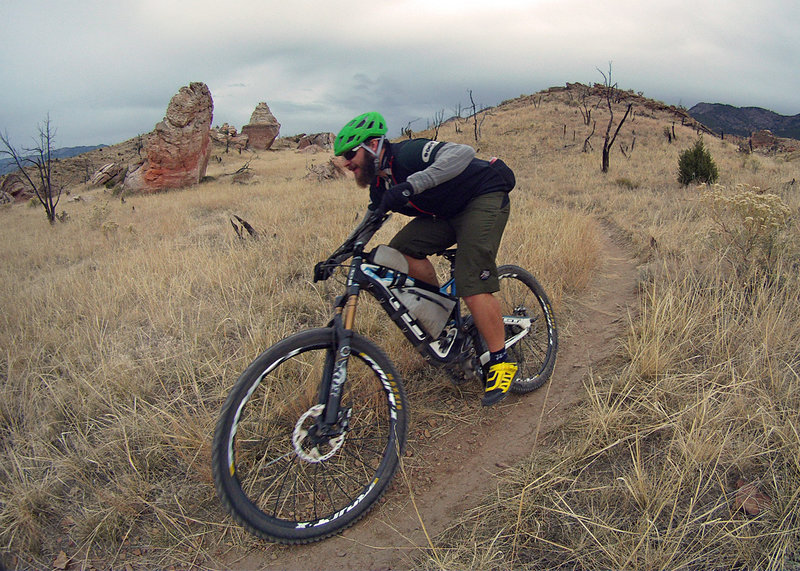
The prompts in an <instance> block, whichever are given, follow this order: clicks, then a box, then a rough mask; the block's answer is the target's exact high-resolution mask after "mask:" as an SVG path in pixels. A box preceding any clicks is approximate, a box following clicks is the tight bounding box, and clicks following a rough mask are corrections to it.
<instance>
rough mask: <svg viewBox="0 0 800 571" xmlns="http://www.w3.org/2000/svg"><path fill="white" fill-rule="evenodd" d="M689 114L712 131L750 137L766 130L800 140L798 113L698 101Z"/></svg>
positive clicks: (779, 135) (799, 116)
mask: <svg viewBox="0 0 800 571" xmlns="http://www.w3.org/2000/svg"><path fill="white" fill-rule="evenodd" d="M689 115H691V117H692V118H693V119H696V120H697V121H699V122H700V123H702V124H703V125H705V126H706V127H708V128H709V129H711V130H712V131H714V132H715V133H719V134H723V133H724V134H730V135H739V136H740V137H749V136H750V135H751V134H752V133H754V132H756V131H762V130H764V129H768V130H770V131H772V134H773V135H775V136H776V137H785V138H789V139H800V114H798V115H792V116H789V115H779V114H778V113H775V112H773V111H769V110H768V109H762V108H761V107H734V106H733V105H726V104H724V103H698V104H697V105H695V106H694V107H692V108H691V109H689Z"/></svg>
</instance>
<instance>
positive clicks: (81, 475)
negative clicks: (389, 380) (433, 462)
mask: <svg viewBox="0 0 800 571" xmlns="http://www.w3.org/2000/svg"><path fill="white" fill-rule="evenodd" d="M223 159H224V161H223V163H221V164H220V163H216V162H212V167H211V169H210V172H209V174H210V175H212V176H213V177H214V178H215V180H212V181H210V182H207V183H204V184H202V185H200V186H198V187H196V188H192V189H189V190H185V191H180V192H171V193H165V194H159V195H154V196H127V197H125V200H124V202H123V201H122V200H120V198H119V197H116V196H112V195H111V194H110V193H108V192H106V191H103V190H102V189H100V190H96V189H94V190H93V189H87V188H83V187H79V188H74V189H72V190H71V194H70V196H69V198H71V199H74V197H76V196H80V197H81V199H80V200H70V201H69V202H66V200H67V198H68V197H65V203H64V210H66V211H67V212H68V213H69V220H70V221H69V222H68V223H65V224H59V225H56V226H54V227H52V228H51V227H49V226H48V225H47V224H46V223H45V221H44V217H43V216H42V215H41V212H40V211H39V210H38V209H30V208H28V207H25V206H15V207H13V208H9V209H5V210H3V211H2V212H0V216H2V219H3V224H2V228H0V234H1V235H2V240H3V242H4V243H5V244H7V245H9V246H8V247H7V248H5V249H4V251H3V253H2V264H0V277H1V278H2V283H3V288H2V292H1V293H0V296H1V297H0V302H1V303H2V307H3V308H4V309H3V317H2V322H1V323H2V326H0V346H2V347H3V352H2V356H1V357H0V370H2V374H3V388H2V397H0V447H2V454H0V457H2V460H1V461H0V545H2V547H0V549H2V550H5V551H7V552H10V553H11V554H14V555H15V556H16V558H17V559H16V562H17V563H18V564H19V565H21V566H23V567H25V566H34V567H48V566H50V565H51V564H52V563H53V561H54V560H55V558H56V556H57V555H58V553H59V552H60V551H64V552H65V553H67V554H68V556H69V557H71V558H72V560H73V561H75V562H84V564H86V565H90V564H91V565H95V566H97V567H100V568H103V567H118V566H120V565H122V563H123V562H124V561H125V560H126V558H133V557H135V558H136V559H137V560H138V561H140V562H149V565H153V566H165V565H168V564H173V565H178V566H188V565H192V564H197V563H205V564H209V562H211V561H214V560H215V557H216V554H217V553H218V551H219V550H220V549H224V547H225V545H226V543H230V542H232V541H234V542H236V543H237V544H246V543H247V542H248V541H251V539H249V538H248V537H246V536H245V534H243V532H241V531H240V530H238V529H237V528H236V527H234V526H232V525H229V522H228V520H227V519H226V518H225V517H224V515H223V513H222V510H221V508H220V506H219V503H218V501H217V499H216V497H215V494H214V489H213V485H212V481H211V475H210V439H211V435H212V433H213V428H214V424H215V422H216V417H217V414H218V412H219V409H220V406H221V404H222V401H223V400H224V398H225V396H226V394H227V391H228V389H229V388H230V386H231V385H232V383H233V381H234V380H235V379H236V377H237V376H238V374H239V373H240V372H241V371H243V370H244V369H245V368H246V366H247V364H248V363H249V362H250V361H251V360H252V359H253V358H255V356H256V355H257V354H258V353H259V352H261V351H263V350H264V349H265V348H266V347H268V346H269V345H271V344H272V343H274V342H276V341H277V340H279V339H281V338H283V337H285V336H286V335H288V334H290V333H293V332H296V331H298V330H299V329H301V328H304V327H313V326H320V325H323V324H324V323H325V322H326V321H327V320H328V319H329V316H330V304H331V301H332V299H333V296H334V295H337V294H339V293H340V291H339V287H338V286H337V284H336V283H335V282H334V281H333V280H331V281H329V282H326V283H323V284H313V283H312V282H311V269H312V267H313V264H314V263H315V262H316V261H318V260H320V259H322V258H324V257H325V256H326V255H327V254H328V253H330V252H331V251H332V250H333V249H334V248H335V247H336V246H338V244H339V243H340V242H341V241H342V240H343V239H344V237H345V236H346V235H347V234H348V233H349V231H350V230H351V228H352V227H353V226H354V224H355V222H356V219H357V218H360V216H361V214H362V213H363V211H364V208H365V207H366V201H367V198H366V196H365V194H366V193H364V192H363V191H361V190H360V189H357V188H356V187H355V185H354V184H352V182H349V181H339V182H322V183H320V182H307V181H304V180H303V176H304V175H305V174H306V167H307V166H308V164H309V163H310V162H311V161H312V160H314V161H324V160H327V157H323V158H314V157H308V156H307V155H302V154H298V153H295V152H292V151H281V152H273V153H263V154H262V156H260V157H252V156H251V157H246V158H243V157H239V156H238V155H236V156H224V157H223ZM246 160H250V166H251V168H252V169H253V170H254V171H255V173H256V175H257V176H258V177H259V179H260V180H261V181H262V182H260V183H258V184H255V185H252V186H239V185H234V184H231V183H230V182H228V181H229V180H230V179H229V178H227V177H224V176H222V175H223V173H230V172H233V171H234V170H236V168H238V167H239V166H241V165H242V164H243V163H244V162H245V161H246ZM538 210H539V209H538V208H537V212H531V213H530V223H529V222H528V221H527V220H526V215H525V210H524V209H523V208H520V209H519V210H518V212H517V213H516V214H515V217H516V218H515V225H516V226H518V227H519V229H518V232H521V233H522V234H520V238H519V239H520V240H524V243H525V244H528V245H527V246H526V247H524V248H520V246H521V245H520V244H512V241H511V240H506V243H507V246H508V248H509V252H508V253H507V254H504V259H508V260H509V261H511V260H512V258H511V256H514V258H513V261H516V262H518V263H521V264H527V265H529V266H531V267H535V266H537V265H540V264H541V265H549V267H550V268H552V269H551V270H549V271H545V272H539V276H540V277H541V279H542V281H543V283H544V284H545V285H546V287H550V288H551V289H552V290H553V291H554V292H559V293H558V295H554V302H556V307H558V302H559V301H560V300H561V298H562V294H561V293H560V292H578V291H580V289H581V288H582V287H583V284H581V283H577V282H576V283H573V282H572V281H571V280H572V278H571V277H565V276H561V275H559V272H562V271H564V269H565V268H569V271H570V272H571V273H574V274H575V275H576V276H581V277H579V278H576V279H586V278H585V276H590V275H591V273H592V267H591V266H592V264H594V263H595V262H596V260H595V259H594V257H593V256H595V255H596V250H594V251H593V250H592V249H589V250H588V251H585V250H584V249H583V248H581V246H580V244H577V243H573V242H574V241H575V240H581V239H585V238H586V237H587V236H588V237H590V238H591V236H592V233H593V232H594V231H595V226H594V224H593V223H592V221H591V219H590V218H589V217H581V218H580V223H579V224H577V225H573V224H566V223H565V221H566V220H570V221H572V220H573V217H572V215H571V214H570V213H569V212H567V211H566V210H564V209H559V208H557V207H555V208H554V207H552V206H547V207H545V206H544V205H543V206H542V208H541V211H538ZM232 214H237V215H239V216H241V217H242V218H244V219H245V220H248V221H249V222H251V223H252V224H253V225H254V226H255V227H256V229H257V230H258V231H259V233H260V234H261V239H259V240H257V241H254V240H245V241H240V240H238V239H236V237H235V235H234V233H233V231H232V229H231V226H230V222H229V218H230V216H231V215H232ZM399 218H400V217H397V219H395V220H392V221H390V224H389V225H388V227H387V228H385V229H383V230H381V233H380V234H379V236H378V237H376V242H377V240H384V241H385V240H386V239H387V238H388V237H389V236H391V234H392V233H393V232H394V231H396V230H397V229H398V228H399V227H400V225H401V224H402V220H400V219H399ZM568 226H569V228H567V227H568ZM551 237H558V240H559V241H560V242H562V243H563V246H562V249H564V250H565V251H566V250H567V249H571V250H573V251H581V252H583V254H582V256H581V258H580V259H579V260H578V263H579V264H580V265H584V266H585V267H583V268H573V267H571V266H572V265H573V264H571V263H570V262H569V261H565V260H563V259H559V257H560V256H561V255H562V254H563V252H557V251H551V250H550V243H549V239H550V238H551ZM537 241H538V242H539V244H538V245H533V244H531V243H532V242H533V243H535V242H537ZM522 254H524V256H523V255H522ZM364 300H365V302H364V303H363V304H362V305H361V308H360V313H359V330H360V331H362V332H363V333H365V334H367V335H369V336H370V337H372V338H374V339H376V340H377V341H378V342H379V343H380V344H381V345H382V346H383V347H384V348H385V349H386V350H387V352H388V353H389V354H391V355H392V356H393V359H394V361H395V363H396V365H397V366H398V369H399V370H400V371H401V373H402V374H403V375H404V376H405V377H406V379H407V389H408V391H409V397H410V400H411V402H412V403H413V405H414V410H413V415H414V418H416V419H420V420H423V419H426V418H434V419H436V418H443V417H446V416H447V415H448V414H451V412H450V411H451V409H452V408H454V407H457V406H459V402H462V403H463V402H464V401H463V399H464V398H470V397H465V396H463V395H462V396H459V393H458V391H456V390H455V389H454V388H453V387H452V386H451V385H450V382H449V380H448V378H447V377H446V376H445V375H444V374H441V373H440V372H435V371H430V370H427V369H426V368H424V366H423V363H422V361H421V359H420V358H419V356H418V355H417V354H416V353H415V352H414V351H413V350H411V349H410V348H409V346H408V344H407V342H406V341H405V340H404V339H403V338H402V336H401V335H400V334H399V333H398V332H397V331H396V330H395V329H394V327H393V326H391V324H390V323H389V322H388V320H387V319H386V317H385V316H384V315H383V314H382V312H381V311H380V310H379V308H378V306H377V304H375V303H369V302H367V299H366V298H364ZM426 394H436V395H437V396H441V397H442V398H440V399H433V400H434V401H436V400H438V401H439V402H438V404H437V403H436V402H434V403H433V404H431V403H430V402H429V401H430V400H431V399H429V398H426V396H425V395H426ZM475 396H476V395H471V397H472V398H474V397H475ZM475 400H476V399H475ZM471 414H475V411H474V410H473V411H472V413H471ZM444 424H445V423H442V422H436V421H435V420H434V421H433V422H431V423H426V424H425V426H426V429H427V430H432V428H431V427H432V426H440V427H442V429H444V426H443V425H444ZM418 436H419V435H418V434H416V433H414V432H412V442H411V444H410V445H411V447H412V449H413V447H414V446H415V442H416V440H415V439H416V438H417V437H418ZM417 456H418V457H419V455H417ZM414 469H415V466H414V463H413V461H411V462H410V463H409V470H410V471H411V472H413V471H414ZM417 469H421V467H417Z"/></svg>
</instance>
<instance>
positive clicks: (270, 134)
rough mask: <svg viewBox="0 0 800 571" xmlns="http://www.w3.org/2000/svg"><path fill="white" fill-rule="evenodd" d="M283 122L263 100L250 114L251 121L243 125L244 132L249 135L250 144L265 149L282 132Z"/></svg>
mask: <svg viewBox="0 0 800 571" xmlns="http://www.w3.org/2000/svg"><path fill="white" fill-rule="evenodd" d="M280 130H281V124H280V123H278V120H277V119H276V118H275V115H273V114H272V112H271V111H270V110H269V107H268V106H267V104H266V103H264V102H263V101H262V102H261V103H259V104H258V105H256V108H255V111H253V114H252V115H251V116H250V123H248V124H247V125H245V126H244V127H242V134H243V135H247V137H248V145H249V146H250V147H251V148H253V149H259V150H262V151H265V150H267V149H269V148H270V147H271V146H272V143H273V142H275V139H276V138H277V137H278V133H280Z"/></svg>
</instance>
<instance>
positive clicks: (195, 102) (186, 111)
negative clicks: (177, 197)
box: [124, 82, 214, 192]
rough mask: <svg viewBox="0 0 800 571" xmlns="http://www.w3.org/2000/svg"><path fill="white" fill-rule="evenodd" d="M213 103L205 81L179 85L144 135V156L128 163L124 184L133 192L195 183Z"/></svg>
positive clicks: (204, 159) (202, 167) (202, 166)
mask: <svg viewBox="0 0 800 571" xmlns="http://www.w3.org/2000/svg"><path fill="white" fill-rule="evenodd" d="M213 114H214V102H213V100H212V99H211V92H210V91H209V89H208V86H207V85H206V84H205V83H199V82H195V83H191V84H190V85H189V86H188V87H186V86H184V87H181V89H180V91H178V93H177V94H176V95H175V96H174V97H173V98H172V100H171V101H170V102H169V106H168V107H167V114H166V116H165V117H164V120H163V121H161V122H160V123H159V124H158V125H156V127H155V130H153V132H152V133H150V134H149V135H147V137H146V140H145V143H144V152H145V157H146V158H145V159H144V161H143V162H142V163H141V164H139V165H134V166H132V167H131V168H130V169H129V171H128V174H127V176H126V177H125V183H124V186H125V188H126V189H128V190H131V191H134V192H158V191H161V190H167V189H171V188H183V187H186V186H191V185H193V184H197V183H198V182H200V180H201V179H202V178H203V177H204V176H205V174H206V168H207V166H208V157H209V150H210V141H211V138H210V136H209V131H210V129H211V119H212V117H213Z"/></svg>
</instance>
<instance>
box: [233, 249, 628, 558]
mask: <svg viewBox="0 0 800 571" xmlns="http://www.w3.org/2000/svg"><path fill="white" fill-rule="evenodd" d="M601 264H602V266H601V269H600V271H599V272H598V277H597V279H596V280H595V282H594V283H593V284H592V286H591V287H590V289H589V291H587V292H586V295H585V296H583V297H582V298H581V300H580V301H579V302H578V306H577V307H575V306H574V305H573V307H570V311H571V312H573V314H574V316H573V320H572V323H571V325H570V327H569V332H568V333H570V336H569V337H568V336H567V335H566V334H565V333H567V332H565V331H564V329H563V327H562V328H561V329H560V331H559V333H560V337H559V352H558V361H557V363H556V368H555V371H554V373H553V376H552V378H551V380H550V381H549V382H548V383H547V384H545V386H544V387H542V388H541V389H539V390H537V391H535V392H533V393H529V394H527V395H514V394H512V395H510V396H509V397H508V398H506V399H505V400H504V401H503V402H502V403H501V404H500V405H497V406H495V407H491V408H488V409H485V410H483V411H481V413H480V421H479V423H478V424H472V425H460V426H456V427H455V428H454V429H453V430H451V431H449V432H447V433H446V434H443V435H441V436H434V437H432V438H426V439H425V441H424V444H422V445H418V446H416V447H415V448H416V450H413V449H412V450H413V452H412V454H413V455H414V456H415V457H416V458H414V460H415V461H416V462H419V461H423V462H424V464H425V469H424V470H420V469H415V470H413V471H409V470H404V469H403V467H401V468H400V469H398V471H397V473H396V474H395V477H394V482H393V484H392V486H391V488H390V489H389V491H388V492H387V494H386V496H385V498H384V499H383V501H381V502H380V503H379V504H378V505H377V506H375V507H374V508H373V509H372V511H371V512H370V513H369V514H368V515H367V516H366V517H365V518H364V519H362V520H361V521H359V522H358V523H356V524H355V525H354V526H353V527H351V528H349V529H347V530H346V531H344V532H343V533H342V534H340V535H337V536H334V537H331V538H329V539H326V540H324V541H322V542H318V543H312V544H309V545H299V546H285V547H283V546H281V547H275V546H267V544H265V550H264V551H250V552H241V551H239V552H237V551H236V549H234V550H233V551H231V552H228V553H227V554H226V555H225V556H224V563H221V565H222V568H229V569H269V570H273V569H297V570H312V569H329V570H343V571H351V570H398V569H409V568H413V567H415V566H416V565H415V563H414V560H415V558H416V557H417V556H419V550H420V549H424V548H427V547H428V545H429V543H428V539H427V537H431V538H433V537H435V536H436V535H437V534H438V533H441V532H442V531H444V530H445V529H447V527H448V526H449V525H451V524H452V522H453V521H454V519H456V518H457V516H458V514H460V513H463V512H464V511H465V510H467V509H469V508H471V507H474V506H475V505H477V503H478V501H479V500H480V498H481V497H483V496H484V495H485V494H486V493H487V492H489V491H490V490H492V489H493V488H494V487H495V485H496V477H495V476H496V475H497V474H499V473H500V472H502V471H503V470H504V469H507V468H508V467H510V466H512V465H514V464H515V463H516V462H518V461H520V460H522V459H524V458H525V457H526V456H527V455H528V454H529V453H530V451H531V450H532V449H533V448H534V446H535V442H536V439H537V437H538V436H539V435H541V434H545V433H546V432H548V431H549V430H551V429H552V428H553V427H555V426H557V424H558V422H559V421H560V419H561V418H562V417H563V415H562V414H561V413H562V412H563V411H564V410H565V409H566V407H568V406H569V405H570V404H572V403H574V402H575V401H576V400H577V399H579V398H581V396H582V394H583V392H584V389H583V383H582V379H583V378H585V376H586V375H587V373H588V372H589V371H590V370H591V369H592V368H594V367H595V366H597V365H598V364H599V363H601V362H602V361H603V360H604V359H606V358H608V357H610V356H611V355H612V354H613V352H614V351H615V350H616V349H617V348H618V347H617V341H618V339H620V338H621V337H622V336H623V335H624V334H625V328H626V324H627V322H628V320H627V315H628V312H629V311H635V308H636V303H637V301H636V284H637V270H636V263H635V261H634V260H632V259H631V258H630V256H629V255H628V254H627V253H626V252H625V250H624V249H623V248H622V247H621V246H620V245H618V244H617V243H616V242H615V241H614V240H613V239H612V237H611V236H609V235H607V234H603V238H602V245H601ZM573 304H574V302H573ZM556 318H558V315H556ZM470 397H471V395H470V396H468V397H466V398H470ZM478 397H479V393H477V392H476V393H475V396H474V397H472V398H475V399H476V400H477V398H478ZM478 406H479V405H478ZM414 421H415V419H414V417H413V415H412V418H411V426H410V427H409V431H410V433H411V431H413V430H414V429H415V427H414ZM417 428H418V427H417ZM485 442H494V443H495V444H493V445H491V446H485V445H484V444H483V443H485ZM420 456H423V457H424V459H421V458H419V457H420ZM409 472H411V475H409Z"/></svg>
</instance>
